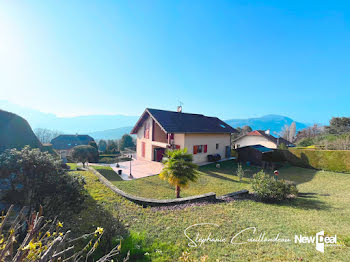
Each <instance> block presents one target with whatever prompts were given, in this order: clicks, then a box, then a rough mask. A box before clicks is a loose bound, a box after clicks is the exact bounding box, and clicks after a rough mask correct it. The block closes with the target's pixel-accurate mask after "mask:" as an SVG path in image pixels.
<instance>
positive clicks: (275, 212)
mask: <svg viewBox="0 0 350 262" xmlns="http://www.w3.org/2000/svg"><path fill="white" fill-rule="evenodd" d="M220 170H222V173H221V172H219V171H218V170H216V169H215V168H214V167H210V166H209V167H205V168H204V169H203V168H201V172H203V174H204V173H205V174H207V175H208V176H209V174H211V175H212V176H210V177H211V178H215V179H217V180H218V181H216V180H211V179H210V178H209V177H207V178H206V179H208V180H207V181H208V183H211V184H212V186H213V187H212V188H211V185H207V184H205V182H204V180H203V181H202V182H200V183H202V187H204V188H205V189H203V190H202V191H201V190H200V189H199V188H200V186H198V185H195V184H191V185H190V188H188V189H187V190H193V191H187V192H191V193H194V192H204V191H214V192H216V191H215V190H218V191H217V193H218V194H224V193H226V192H230V191H234V190H236V189H238V188H240V187H241V186H240V185H239V184H242V187H243V188H248V187H249V184H247V183H246V182H248V181H249V179H245V180H244V183H239V182H237V180H238V179H237V177H235V176H234V175H231V174H230V173H229V172H228V171H224V170H229V168H227V169H226V168H222V169H220ZM230 172H232V171H230ZM250 172H253V170H251V171H250ZM78 173H80V174H81V175H83V176H84V177H85V181H86V185H85V188H86V190H87V195H88V200H87V201H85V203H84V208H83V209H82V211H81V212H80V213H78V214H76V216H75V217H73V220H75V221H76V222H75V224H74V225H75V226H74V228H73V230H75V231H78V233H79V232H82V233H83V232H85V233H86V232H89V231H91V230H94V228H96V226H98V225H100V226H102V227H105V229H106V234H108V232H109V230H110V227H109V222H108V221H110V220H111V218H114V219H116V220H117V221H118V223H115V222H114V225H118V232H120V234H119V235H120V236H122V237H124V238H127V236H128V235H129V236H130V235H131V236H132V239H133V241H130V237H129V239H128V240H127V241H125V242H123V243H122V251H123V250H124V251H123V252H125V250H126V249H132V255H133V254H134V255H133V257H132V259H131V261H137V259H139V261H144V260H147V259H149V258H151V259H152V260H153V261H200V259H202V261H348V258H349V257H350V226H349V225H350V175H349V174H342V173H333V172H324V171H316V170H311V169H303V168H297V167H286V168H282V169H280V173H281V177H282V178H286V179H289V180H293V181H295V182H297V183H298V189H299V191H300V192H303V193H311V194H309V195H308V197H300V198H298V199H296V200H295V201H286V202H282V203H279V204H267V203H260V202H254V201H251V200H244V201H231V202H223V203H217V204H207V205H193V206H190V207H186V208H178V209H175V210H173V209H161V210H159V209H155V208H142V207H140V206H137V205H135V204H133V203H131V202H129V201H127V200H125V199H123V198H122V197H120V196H118V195H116V194H114V193H113V192H112V191H111V190H109V189H108V188H106V187H105V186H104V185H103V184H101V183H100V182H99V181H98V180H97V179H96V177H95V176H94V175H93V174H92V173H90V172H87V171H79V172H78ZM219 177H222V178H219ZM156 178H157V177H154V178H153V177H152V178H148V179H154V181H156ZM226 178H230V179H232V180H233V181H231V180H227V179H226ZM151 181H152V180H151ZM219 181H225V182H226V184H232V188H231V187H230V186H229V185H224V184H222V185H223V186H222V187H220V186H219V184H220V183H219ZM124 182H127V181H123V182H122V183H124ZM132 182H135V183H136V182H137V180H135V181H132ZM114 183H117V182H114ZM118 183H119V182H118ZM138 183H140V182H138ZM126 184H127V183H126ZM144 184H145V185H146V183H144ZM151 186H154V185H152V184H151ZM191 187H193V188H195V187H198V189H191ZM156 188H157V186H154V187H153V190H154V191H153V192H154V194H159V193H158V192H156V190H155V189H156ZM123 189H124V190H126V187H125V188H123ZM130 190H131V189H130ZM138 190H140V188H138ZM168 190H169V193H166V192H167V191H168ZM136 191H137V190H135V191H134V192H135V194H136ZM157 191H162V192H163V193H162V194H164V195H169V194H171V193H170V192H172V189H171V188H169V189H163V188H162V186H161V184H160V186H159V187H158V190H157ZM140 192H142V190H141V191H140ZM145 192H146V191H143V193H142V194H149V193H145ZM172 193H173V192H172ZM183 193H184V195H185V193H186V191H184V192H183ZM142 194H140V195H142ZM188 194H190V193H188ZM199 223H215V224H216V225H204V226H201V227H194V228H191V229H190V230H189V232H188V235H189V236H190V237H191V238H192V239H194V238H195V236H196V235H197V234H199V236H200V237H202V238H207V237H208V235H209V234H211V235H210V237H211V238H217V239H219V238H220V239H222V238H225V239H228V242H222V243H219V242H209V243H204V244H203V245H201V246H199V245H198V246H197V247H189V246H188V244H189V242H190V241H189V239H187V238H186V236H185V235H184V230H185V229H186V228H187V227H189V226H191V225H194V224H199ZM248 227H256V229H257V232H256V234H255V235H251V234H247V235H243V236H242V237H240V238H239V239H238V240H240V241H244V240H246V239H247V238H248V237H255V238H257V237H258V236H259V234H260V233H265V234H266V236H267V237H269V238H275V237H276V235H277V234H280V238H289V239H291V240H292V242H289V243H283V242H251V243H246V244H242V245H232V244H230V243H229V240H230V238H231V237H232V236H233V235H235V234H236V233H238V232H240V231H241V230H243V229H246V228H248ZM321 230H324V231H325V233H326V234H329V235H331V236H333V235H337V239H338V243H341V244H342V245H343V246H341V247H325V253H321V252H318V251H316V249H315V244H295V243H294V236H295V235H296V234H297V235H299V234H302V235H305V236H315V234H316V233H317V232H319V231H321ZM135 232H141V233H142V234H136V233H135ZM146 251H147V253H146ZM143 253H146V254H145V255H142V254H143ZM136 254H138V255H136ZM205 259H207V260H205Z"/></svg>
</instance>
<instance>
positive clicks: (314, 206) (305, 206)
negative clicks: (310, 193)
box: [272, 197, 332, 211]
mask: <svg viewBox="0 0 350 262" xmlns="http://www.w3.org/2000/svg"><path fill="white" fill-rule="evenodd" d="M272 205H276V206H290V207H293V208H297V209H302V210H324V211H327V210H330V209H331V208H332V207H331V205H329V204H327V203H325V202H323V201H321V200H319V199H317V198H315V197H308V198H304V197H298V198H296V199H293V200H284V201H282V202H279V203H272Z"/></svg>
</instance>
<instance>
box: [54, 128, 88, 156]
mask: <svg viewBox="0 0 350 262" xmlns="http://www.w3.org/2000/svg"><path fill="white" fill-rule="evenodd" d="M90 141H94V139H93V138H92V137H91V136H89V135H78V134H76V135H59V136H58V137H56V138H54V139H52V140H51V144H52V147H53V149H55V150H56V151H57V152H58V153H59V155H60V156H61V158H62V159H66V157H67V156H70V154H71V151H72V149H73V147H75V146H80V145H88V144H89V142H90Z"/></svg>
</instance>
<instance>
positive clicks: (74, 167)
mask: <svg viewBox="0 0 350 262" xmlns="http://www.w3.org/2000/svg"><path fill="white" fill-rule="evenodd" d="M67 165H68V166H69V168H70V169H71V170H75V169H77V166H78V165H77V164H76V163H67Z"/></svg>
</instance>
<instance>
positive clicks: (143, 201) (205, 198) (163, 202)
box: [89, 167, 218, 207]
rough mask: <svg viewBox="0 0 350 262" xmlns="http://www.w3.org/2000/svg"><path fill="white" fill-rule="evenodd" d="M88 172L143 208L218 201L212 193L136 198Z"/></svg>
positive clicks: (91, 169)
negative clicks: (162, 197) (177, 196)
mask: <svg viewBox="0 0 350 262" xmlns="http://www.w3.org/2000/svg"><path fill="white" fill-rule="evenodd" d="M89 171H91V172H93V173H94V174H95V175H96V176H97V177H98V179H99V180H100V182H101V183H102V184H104V185H105V186H107V187H109V188H110V189H111V190H112V191H114V192H115V193H117V194H118V195H121V196H122V197H124V198H126V199H128V200H130V201H132V202H134V203H136V204H138V205H141V206H144V207H148V206H150V207H156V206H173V205H180V204H185V203H198V202H209V201H217V200H218V199H217V198H216V194H215V193H212V192H211V193H206V194H203V195H197V196H190V197H183V198H175V199H152V198H144V197H137V196H133V195H130V194H128V193H125V192H124V191H122V190H120V189H119V188H117V187H116V186H115V185H113V184H112V183H111V182H109V181H108V179H106V178H105V177H104V176H103V175H101V174H100V173H99V172H98V171H97V170H95V169H93V168H91V167H89ZM116 175H117V174H116Z"/></svg>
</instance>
